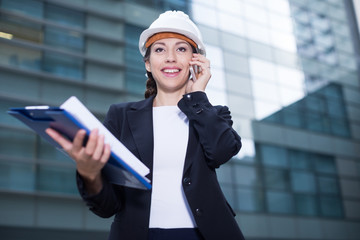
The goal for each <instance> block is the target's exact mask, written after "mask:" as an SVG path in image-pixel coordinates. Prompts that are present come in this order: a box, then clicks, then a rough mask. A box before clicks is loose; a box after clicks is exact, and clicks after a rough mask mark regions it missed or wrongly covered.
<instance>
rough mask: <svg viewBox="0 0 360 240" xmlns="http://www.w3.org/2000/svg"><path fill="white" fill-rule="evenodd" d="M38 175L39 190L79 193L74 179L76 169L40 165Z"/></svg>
mask: <svg viewBox="0 0 360 240" xmlns="http://www.w3.org/2000/svg"><path fill="white" fill-rule="evenodd" d="M38 169H39V170H38V174H37V175H36V177H37V179H36V184H37V186H36V188H37V190H39V191H46V192H60V193H68V194H77V193H78V191H77V187H76V183H75V181H74V178H75V169H72V168H69V169H68V168H59V167H55V166H46V165H40V166H39V168H38Z"/></svg>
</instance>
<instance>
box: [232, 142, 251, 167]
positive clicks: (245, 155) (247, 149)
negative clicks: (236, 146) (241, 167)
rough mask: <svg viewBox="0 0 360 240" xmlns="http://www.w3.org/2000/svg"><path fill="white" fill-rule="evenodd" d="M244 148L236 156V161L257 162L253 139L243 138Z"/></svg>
mask: <svg viewBox="0 0 360 240" xmlns="http://www.w3.org/2000/svg"><path fill="white" fill-rule="evenodd" d="M241 143H242V147H241V150H240V151H239V153H238V154H237V155H236V156H235V159H236V160H240V161H245V162H254V160H255V144H254V141H253V140H251V139H246V138H242V139H241Z"/></svg>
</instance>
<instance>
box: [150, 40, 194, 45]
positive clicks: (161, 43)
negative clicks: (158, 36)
mask: <svg viewBox="0 0 360 240" xmlns="http://www.w3.org/2000/svg"><path fill="white" fill-rule="evenodd" d="M182 43H185V44H189V45H190V43H188V42H187V41H185V40H180V41H178V42H176V43H175V45H179V44H182ZM157 44H160V45H163V46H165V45H166V44H165V43H164V42H161V41H157V42H155V43H154V46H155V45H157Z"/></svg>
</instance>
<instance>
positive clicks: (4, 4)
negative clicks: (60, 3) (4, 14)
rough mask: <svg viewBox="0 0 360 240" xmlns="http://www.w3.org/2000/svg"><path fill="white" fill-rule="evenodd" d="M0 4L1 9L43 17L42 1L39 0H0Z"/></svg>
mask: <svg viewBox="0 0 360 240" xmlns="http://www.w3.org/2000/svg"><path fill="white" fill-rule="evenodd" d="M0 4H1V5H0V6H1V8H3V9H6V10H10V11H13V12H15V13H21V14H25V15H29V16H31V17H36V18H42V17H43V14H44V13H43V2H42V1H39V0H17V1H14V0H1V1H0Z"/></svg>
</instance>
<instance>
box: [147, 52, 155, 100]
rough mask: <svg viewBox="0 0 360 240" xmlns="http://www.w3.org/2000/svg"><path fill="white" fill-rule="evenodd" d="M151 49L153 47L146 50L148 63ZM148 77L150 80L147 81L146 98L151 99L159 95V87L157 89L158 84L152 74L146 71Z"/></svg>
mask: <svg viewBox="0 0 360 240" xmlns="http://www.w3.org/2000/svg"><path fill="white" fill-rule="evenodd" d="M150 49H151V46H150V47H148V49H146V53H145V56H144V62H146V61H148V60H149V58H150ZM146 75H147V77H148V79H147V80H146V90H145V94H144V95H145V98H149V97H151V96H156V94H157V87H156V82H155V79H154V78H153V76H152V74H151V72H149V71H146Z"/></svg>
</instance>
